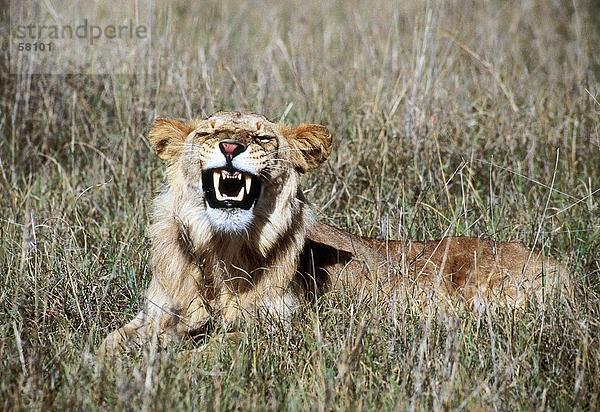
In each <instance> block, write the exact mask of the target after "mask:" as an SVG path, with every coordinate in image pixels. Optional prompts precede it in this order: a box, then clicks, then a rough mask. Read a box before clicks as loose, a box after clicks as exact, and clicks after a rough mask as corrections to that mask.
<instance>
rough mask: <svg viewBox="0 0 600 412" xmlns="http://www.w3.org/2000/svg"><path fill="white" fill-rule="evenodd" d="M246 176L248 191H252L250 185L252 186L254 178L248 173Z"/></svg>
mask: <svg viewBox="0 0 600 412" xmlns="http://www.w3.org/2000/svg"><path fill="white" fill-rule="evenodd" d="M244 177H245V178H246V193H250V186H252V178H251V177H250V176H248V175H244Z"/></svg>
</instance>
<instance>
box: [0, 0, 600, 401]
mask: <svg viewBox="0 0 600 412" xmlns="http://www.w3.org/2000/svg"><path fill="white" fill-rule="evenodd" d="M202 3H203V4H202V5H200V4H191V2H190V4H188V3H185V2H175V3H169V5H160V6H157V10H156V21H157V33H160V35H159V36H158V37H157V41H156V45H155V50H154V51H155V57H156V65H155V66H153V67H152V70H150V69H148V70H147V71H146V72H145V74H143V75H138V76H123V75H104V76H84V75H71V76H49V75H47V76H43V75H36V76H21V77H16V76H14V75H9V74H8V70H7V64H8V63H7V56H6V52H5V51H3V52H2V53H3V54H2V58H1V59H0V67H1V70H0V84H2V87H0V107H1V110H0V136H1V140H0V186H1V190H2V193H3V196H0V222H1V224H0V234H1V237H0V370H1V372H0V377H1V378H0V407H2V409H7V410H8V409H10V410H13V409H34V410H36V409H48V408H49V409H64V408H69V409H71V408H75V409H86V410H87V409H123V408H124V409H146V410H153V409H175V408H178V409H179V408H184V409H205V408H208V409H243V410H245V409H278V410H279V409H289V410H295V409H315V410H331V409H335V410H346V409H384V410H390V409H401V410H404V409H410V410H430V409H433V410H447V409H452V410H454V409H459V410H463V409H467V410H479V409H500V410H514V409H524V410H533V409H540V410H541V409H554V410H571V409H587V410H598V409H599V408H600V321H599V319H600V282H599V275H600V252H599V251H600V192H599V191H598V190H599V189H600V103H599V100H600V53H599V50H598V44H600V29H599V27H600V20H598V16H599V15H600V9H599V8H598V5H597V3H596V2H593V1H591V0H590V1H573V2H547V1H528V2H525V1H523V2H499V1H498V2H497V1H488V2H468V3H467V2H464V3H463V2H445V3H421V2H417V1H414V2H401V3H398V4H396V3H395V2H381V3H379V4H377V5H376V6H373V5H371V4H370V3H369V4H368V3H366V2H364V3H363V2H358V1H347V2H318V1H311V2H308V4H306V5H305V6H302V7H301V8H300V7H292V5H291V4H288V5H285V4H284V3H273V4H266V3H262V2H251V3H249V4H246V3H245V2H241V1H236V0H230V1H226V2H224V3H221V2H208V3H205V2H202ZM3 18H4V19H5V18H6V16H4V17H3ZM2 41H3V42H4V41H5V40H2ZM5 49H6V48H2V50H5ZM235 109H239V110H251V111H256V112H261V113H264V114H265V115H267V116H268V117H270V118H271V119H274V120H278V119H280V118H283V119H284V120H285V121H286V122H289V123H298V122H302V121H309V122H320V123H322V124H325V125H327V126H328V127H329V128H330V129H331V131H332V132H333V133H334V134H335V136H336V147H335V150H334V153H333V155H332V156H331V158H330V159H329V161H328V162H327V164H326V165H325V166H324V167H323V168H321V169H320V170H319V171H317V172H314V173H312V174H310V175H308V176H307V177H306V178H305V185H304V187H305V189H307V196H308V197H309V199H311V200H312V201H313V202H314V204H315V205H316V206H315V209H316V210H317V211H318V213H319V215H320V216H321V219H323V220H327V221H330V222H333V223H335V224H338V225H340V226H342V227H345V228H347V229H349V230H351V231H353V232H355V233H362V234H368V235H371V236H375V237H385V236H388V237H390V238H397V239H406V238H416V239H426V238H439V237H440V236H443V235H444V234H454V235H486V236H492V237H494V238H495V239H498V240H520V241H523V242H524V243H526V244H527V245H528V246H531V247H539V248H542V249H543V250H544V251H546V253H548V254H552V255H554V256H557V257H559V258H561V259H562V260H564V261H565V262H566V263H567V264H568V265H569V267H570V268H571V273H572V277H573V280H574V282H575V283H576V285H577V294H576V296H575V298H574V299H571V300H569V301H567V302H550V304H548V305H547V306H546V307H545V308H539V307H534V306H530V307H527V308H526V309H525V310H524V311H523V312H522V313H512V312H494V313H492V312H489V313H484V314H483V315H476V314H474V313H471V312H466V311H458V312H457V313H456V315H452V316H448V315H447V314H443V313H438V312H437V311H436V308H435V307H431V308H427V309H425V310H422V311H417V310H415V309H414V308H412V307H411V306H410V305H409V304H407V303H406V302H389V301H385V300H384V299H383V300H377V299H373V300H369V301H361V300H360V299H358V298H356V297H353V296H348V295H344V294H342V293H341V294H337V295H331V296H329V297H326V298H325V299H323V302H321V305H320V306H319V308H318V311H316V312H314V313H313V312H308V313H306V314H304V315H303V316H302V318H301V319H299V320H298V321H297V323H295V327H294V329H293V331H291V332H289V333H288V332H285V333H284V332H277V331H273V330H269V329H267V330H265V328H264V327H262V326H261V325H260V324H249V325H247V327H246V329H247V330H246V332H247V333H246V335H245V337H244V338H243V339H242V340H241V341H240V342H227V341H225V342H221V343H219V339H218V334H217V338H216V339H214V340H213V343H211V344H209V346H208V347H207V348H206V349H205V350H204V351H202V352H201V353H198V354H196V355H194V356H193V357H186V356H185V355H182V354H181V353H178V352H177V351H176V350H175V348H173V349H172V350H169V351H167V352H165V353H159V354H157V353H155V352H152V351H151V350H146V351H144V352H143V353H141V354H140V355H139V356H137V357H132V358H125V359H122V361H121V362H116V363H107V364H105V363H102V362H100V363H98V362H96V360H95V358H94V356H93V352H94V348H95V347H96V346H97V345H98V344H99V343H100V341H101V339H102V338H103V337H104V336H105V335H106V334H107V333H108V332H109V331H110V330H112V329H114V328H115V327H117V326H120V325H122V324H123V323H124V322H126V321H127V320H128V319H129V318H130V317H131V316H132V315H133V314H134V313H135V311H136V309H137V308H138V306H139V304H140V297H141V296H142V293H143V290H144V287H145V285H146V284H147V283H148V281H149V279H150V277H151V273H150V272H149V268H148V239H147V238H146V237H145V228H146V226H147V224H148V206H149V203H150V200H151V198H152V196H153V195H154V194H155V193H156V192H157V191H158V190H159V188H160V185H161V183H162V166H161V164H160V162H159V161H158V160H157V159H156V158H155V157H154V156H153V155H152V154H151V153H150V150H149V147H148V143H147V141H146V140H145V138H144V136H145V134H146V132H147V130H148V127H149V124H150V122H151V120H152V119H153V118H154V117H155V116H156V115H163V116H174V117H182V118H186V117H191V116H196V115H207V114H210V113H211V112H213V111H217V110H235Z"/></svg>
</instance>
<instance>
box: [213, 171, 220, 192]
mask: <svg viewBox="0 0 600 412" xmlns="http://www.w3.org/2000/svg"><path fill="white" fill-rule="evenodd" d="M220 177H221V173H219V172H216V171H215V172H213V184H214V185H215V192H218V191H219V179H220Z"/></svg>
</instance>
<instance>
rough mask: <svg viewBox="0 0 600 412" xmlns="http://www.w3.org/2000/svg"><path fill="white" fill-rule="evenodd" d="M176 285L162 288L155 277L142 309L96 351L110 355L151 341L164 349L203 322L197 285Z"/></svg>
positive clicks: (206, 316) (206, 313)
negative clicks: (175, 286) (176, 286)
mask: <svg viewBox="0 0 600 412" xmlns="http://www.w3.org/2000/svg"><path fill="white" fill-rule="evenodd" d="M179 286H180V287H178V288H165V287H164V284H162V283H161V282H159V281H158V280H157V279H156V278H154V279H153V280H152V282H151V284H150V286H149V288H148V291H147V294H146V295H147V297H146V301H145V304H144V309H143V310H142V311H141V312H140V313H138V314H137V315H136V317H135V318H133V319H132V320H131V321H130V322H129V323H128V324H126V325H125V326H123V327H121V328H119V329H117V330H115V331H114V332H112V333H111V334H109V335H108V336H107V337H106V339H104V342H103V343H102V345H101V347H100V349H99V352H100V353H101V354H110V353H115V352H119V351H121V350H122V349H125V348H128V347H129V348H131V347H138V346H141V345H144V344H146V343H152V342H156V344H158V345H159V346H160V347H165V346H166V345H167V344H169V343H170V342H172V341H174V340H179V339H181V338H182V337H183V336H185V335H186V334H187V333H189V332H190V331H192V330H195V329H198V328H199V327H200V326H202V325H203V324H204V323H206V322H207V320H208V319H209V317H210V314H209V311H208V310H207V309H206V307H205V305H204V303H203V301H202V299H201V298H200V291H198V288H197V287H196V285H195V284H194V283H193V282H191V283H190V284H186V282H184V283H183V284H182V285H179Z"/></svg>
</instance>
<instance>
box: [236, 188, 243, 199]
mask: <svg viewBox="0 0 600 412" xmlns="http://www.w3.org/2000/svg"><path fill="white" fill-rule="evenodd" d="M235 200H237V201H238V202H241V201H242V200H244V188H243V187H242V188H240V192H239V193H238V195H237V196H236V198H235Z"/></svg>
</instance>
